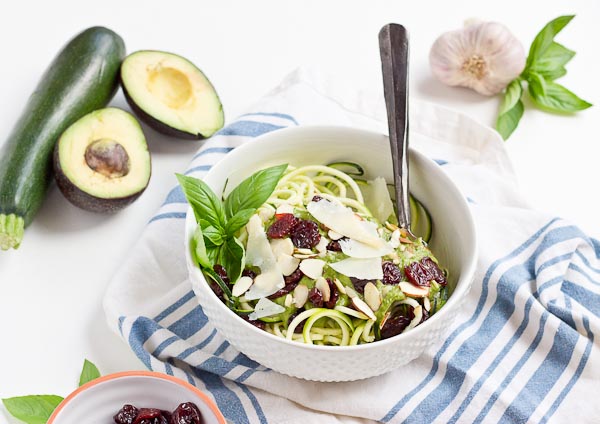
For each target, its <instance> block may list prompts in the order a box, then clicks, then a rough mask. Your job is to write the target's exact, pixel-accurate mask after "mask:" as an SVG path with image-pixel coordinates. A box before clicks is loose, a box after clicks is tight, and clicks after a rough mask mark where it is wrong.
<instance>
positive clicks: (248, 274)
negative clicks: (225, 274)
mask: <svg viewBox="0 0 600 424" xmlns="http://www.w3.org/2000/svg"><path fill="white" fill-rule="evenodd" d="M242 275H243V276H244V277H250V278H252V279H253V280H254V279H255V278H256V272H254V271H252V270H251V269H248V268H246V269H245V270H243V271H242Z"/></svg>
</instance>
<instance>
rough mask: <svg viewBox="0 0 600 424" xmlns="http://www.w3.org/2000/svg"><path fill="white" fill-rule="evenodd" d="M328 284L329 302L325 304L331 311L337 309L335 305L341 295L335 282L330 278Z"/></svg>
mask: <svg viewBox="0 0 600 424" xmlns="http://www.w3.org/2000/svg"><path fill="white" fill-rule="evenodd" d="M327 284H328V285H329V293H330V294H329V300H328V301H327V302H325V307H326V308H329V309H333V308H334V307H335V303H336V302H337V300H338V297H340V294H339V293H338V289H337V286H336V285H335V284H333V281H331V280H330V279H329V278H328V279H327Z"/></svg>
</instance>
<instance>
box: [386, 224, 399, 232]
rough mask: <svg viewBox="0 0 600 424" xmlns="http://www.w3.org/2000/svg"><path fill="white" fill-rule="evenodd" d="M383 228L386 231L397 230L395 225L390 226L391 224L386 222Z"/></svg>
mask: <svg viewBox="0 0 600 424" xmlns="http://www.w3.org/2000/svg"><path fill="white" fill-rule="evenodd" d="M385 226H386V227H387V228H388V230H390V231H396V230H397V229H398V226H397V225H394V224H392V223H391V222H386V223H385Z"/></svg>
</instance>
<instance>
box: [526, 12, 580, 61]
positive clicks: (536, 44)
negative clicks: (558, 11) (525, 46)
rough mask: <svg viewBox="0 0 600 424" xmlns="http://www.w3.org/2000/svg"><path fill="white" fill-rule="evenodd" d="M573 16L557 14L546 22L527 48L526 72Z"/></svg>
mask: <svg viewBox="0 0 600 424" xmlns="http://www.w3.org/2000/svg"><path fill="white" fill-rule="evenodd" d="M574 17H575V15H569V16H559V17H558V18H556V19H553V20H552V21H550V22H548V23H547V24H546V26H545V27H544V28H542V30H541V31H540V32H539V33H538V35H537V36H536V37H535V39H534V40H533V43H531V47H530V48H529V55H528V56H527V64H526V65H525V70H526V72H527V71H528V70H529V69H532V68H533V65H534V64H535V63H536V62H537V61H538V60H539V59H540V58H541V57H542V56H543V55H544V54H545V53H546V51H547V50H548V48H550V45H551V44H552V42H553V41H554V37H555V36H556V34H558V33H559V32H560V31H561V30H562V29H563V28H564V27H565V26H566V25H567V24H568V23H569V22H571V19H573V18H574Z"/></svg>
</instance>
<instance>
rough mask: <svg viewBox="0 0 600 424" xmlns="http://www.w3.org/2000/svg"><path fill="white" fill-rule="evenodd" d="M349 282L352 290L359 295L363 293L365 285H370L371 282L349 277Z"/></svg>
mask: <svg viewBox="0 0 600 424" xmlns="http://www.w3.org/2000/svg"><path fill="white" fill-rule="evenodd" d="M350 281H351V282H352V285H353V286H354V290H356V291H357V292H358V293H360V294H364V293H365V286H366V285H367V283H370V282H371V280H361V279H360V278H355V277H350Z"/></svg>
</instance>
